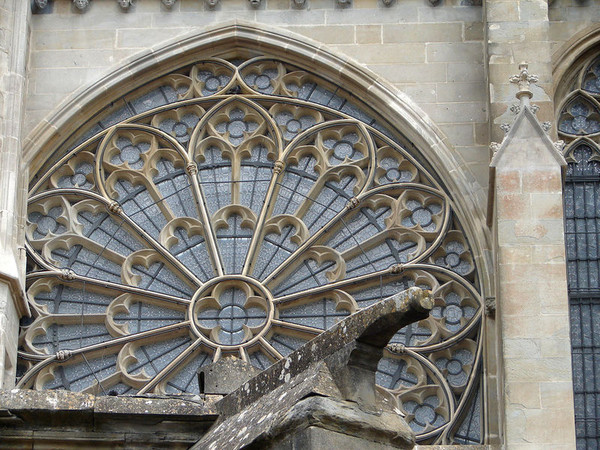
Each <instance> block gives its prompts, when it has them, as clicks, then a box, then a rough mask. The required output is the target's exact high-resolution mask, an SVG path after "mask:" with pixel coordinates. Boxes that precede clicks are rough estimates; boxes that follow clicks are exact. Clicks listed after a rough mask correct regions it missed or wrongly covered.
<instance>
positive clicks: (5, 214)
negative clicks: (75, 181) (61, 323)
mask: <svg viewBox="0 0 600 450" xmlns="http://www.w3.org/2000/svg"><path fill="white" fill-rule="evenodd" d="M27 11H28V5H26V4H25V3H23V2H21V1H18V0H5V1H2V2H0V388H2V387H5V388H6V387H12V386H13V385H14V378H15V371H16V352H17V336H18V327H19V317H21V316H22V315H23V314H26V313H27V305H26V303H25V301H24V299H25V297H24V294H23V287H22V284H23V280H22V275H23V274H24V268H25V267H24V262H25V253H24V252H23V250H24V247H23V244H22V242H23V237H24V235H23V228H22V226H19V225H20V224H22V221H21V220H20V217H19V216H20V214H22V211H23V208H22V206H23V203H24V202H23V198H24V197H23V192H22V189H20V187H21V186H22V184H20V183H21V181H23V180H20V179H19V173H20V172H19V171H20V162H21V134H22V120H21V119H22V116H23V103H24V90H25V60H26V55H27V31H28V30H27V18H28V14H27Z"/></svg>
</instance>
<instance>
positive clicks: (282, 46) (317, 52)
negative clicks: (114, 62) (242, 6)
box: [23, 20, 492, 291]
mask: <svg viewBox="0 0 600 450" xmlns="http://www.w3.org/2000/svg"><path fill="white" fill-rule="evenodd" d="M256 50H258V51H259V52H260V53H263V54H265V55H267V56H276V57H277V58H279V59H281V60H283V61H288V62H293V63H294V64H296V65H298V66H301V67H311V68H314V70H315V71H317V72H318V73H319V74H321V75H323V76H324V77H325V78H326V79H327V80H329V81H330V82H331V83H334V84H338V85H342V86H344V87H345V88H347V89H348V90H349V91H352V92H359V93H360V95H361V97H362V99H363V100H364V102H365V103H367V104H369V105H371V106H372V109H373V110H375V111H380V113H381V116H382V117H384V118H387V120H388V122H389V123H391V124H392V125H393V128H394V129H395V130H399V131H400V132H401V133H402V135H403V136H402V138H403V139H404V140H406V142H407V143H408V144H409V145H411V146H413V147H414V148H416V149H417V151H418V152H419V153H420V154H421V155H422V156H423V157H424V159H425V160H426V161H427V162H428V163H429V164H430V165H431V166H432V168H433V169H434V171H435V172H436V173H437V174H438V176H439V177H440V179H441V181H442V183H443V184H444V185H445V186H446V187H447V189H448V191H449V192H452V193H453V194H454V195H453V201H454V203H455V204H456V209H457V212H458V214H459V215H461V216H462V217H461V220H462V222H463V226H465V227H466V228H467V229H466V230H465V231H466V233H467V234H468V235H470V237H471V240H472V243H473V245H475V246H476V247H477V248H476V249H474V250H475V254H477V255H488V254H489V252H488V250H489V249H490V248H491V245H490V241H489V236H488V233H482V232H481V231H482V230H485V229H486V227H485V225H484V224H485V214H484V210H483V207H482V205H485V198H486V195H485V189H484V187H482V186H480V185H479V183H478V182H477V180H476V178H475V177H474V175H473V174H472V173H471V172H470V169H469V168H468V165H467V164H466V163H465V162H464V161H463V160H462V158H461V157H460V156H459V155H458V154H457V153H456V152H454V151H453V149H452V147H451V145H450V144H449V140H448V139H447V138H446V137H445V136H444V134H443V133H442V132H441V131H440V130H439V128H438V127H437V126H436V125H435V123H434V122H433V121H432V120H431V119H430V118H429V117H428V116H427V114H425V113H424V112H423V111H422V110H421V109H420V108H419V106H417V105H416V103H415V102H414V101H412V100H411V99H410V98H409V97H408V96H407V95H405V94H404V93H402V92H399V91H398V90H397V89H396V88H394V87H393V86H391V85H390V84H389V83H387V82H386V81H385V80H383V79H382V78H381V77H380V76H378V75H376V74H374V73H373V72H371V71H370V70H368V69H366V68H365V67H363V66H360V65H359V64H357V63H355V62H353V61H351V60H350V59H349V58H347V57H344V56H341V55H336V54H334V53H333V52H331V51H329V50H328V49H327V48H325V47H324V46H323V45H322V44H320V43H317V42H314V41H311V40H310V39H308V38H305V37H301V36H299V35H296V34H294V33H292V32H290V31H287V30H282V29H277V28H266V27H265V25H264V24H261V25H260V26H259V25H257V24H253V23H251V22H245V21H239V20H235V21H232V22H230V23H226V24H221V25H219V26H215V27H212V28H208V29H207V30H206V31H203V32H201V33H195V34H191V35H189V36H188V37H185V38H177V39H174V40H173V41H171V42H170V43H167V44H165V45H164V46H162V47H160V48H158V49H152V50H149V51H144V52H143V53H141V54H139V55H136V56H134V57H132V58H130V59H129V60H127V61H126V62H125V64H123V65H121V67H119V68H117V69H116V70H114V71H112V72H111V73H109V74H107V75H106V76H105V77H103V78H102V79H101V80H99V81H97V82H94V83H92V84H90V85H88V86H84V87H82V88H80V89H79V90H77V91H75V92H74V93H73V94H72V95H71V96H70V97H68V98H67V99H66V100H65V101H64V102H63V103H62V104H61V105H60V106H59V107H58V108H57V109H56V110H55V111H53V112H51V113H50V114H49V115H48V116H47V117H46V118H45V119H44V120H43V121H42V122H41V123H40V124H38V125H37V126H36V127H35V129H34V130H33V131H32V132H31V133H30V134H29V136H28V137H27V138H26V139H25V140H24V152H23V154H24V160H25V164H26V165H27V166H28V168H29V173H31V174H35V173H36V172H37V171H38V170H39V169H40V168H41V167H42V165H43V162H44V160H45V158H47V155H48V149H51V148H56V147H57V146H58V145H60V144H61V143H62V142H64V140H65V137H66V136H71V135H72V134H73V133H74V131H75V130H76V129H77V128H78V127H80V126H81V125H82V124H83V123H84V122H85V120H87V119H88V118H89V117H92V116H93V115H94V114H97V113H98V111H100V110H101V109H102V108H103V107H105V105H107V104H109V103H110V102H111V101H114V100H115V99H117V98H118V97H119V96H121V95H122V94H123V93H124V92H127V91H128V90H130V89H131V87H132V86H133V85H134V83H135V85H141V84H144V83H149V82H151V81H152V80H153V79H155V78H156V77H158V76H160V75H164V74H166V73H168V72H170V71H172V70H173V69H174V68H176V67H183V66H185V65H187V64H191V63H193V62H194V61H197V60H199V59H206V58H207V57H208V56H211V55H216V54H220V55H221V56H226V55H227V54H232V52H238V53H240V52H241V53H242V54H244V53H245V54H248V55H250V54H252V52H255V51H256ZM482 258H483V259H482V260H481V261H480V264H483V265H484V266H486V269H487V268H490V267H491V266H490V261H489V257H488V256H485V257H484V256H482ZM484 272H485V273H486V274H491V273H492V271H491V270H484ZM491 283H492V280H491V279H486V280H483V284H484V285H485V287H486V289H485V290H486V291H487V290H488V289H489V288H490V287H491Z"/></svg>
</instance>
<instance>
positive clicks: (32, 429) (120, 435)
mask: <svg viewBox="0 0 600 450" xmlns="http://www.w3.org/2000/svg"><path fill="white" fill-rule="evenodd" d="M219 399H221V396H205V397H203V398H201V397H199V396H191V395H189V396H176V397H168V398H165V397H160V396H153V395H147V396H139V397H112V396H107V397H96V396H94V395H91V394H82V393H75V392H67V391H61V390H54V391H32V390H18V389H13V390H4V391H0V436H2V439H0V448H11V449H14V448H31V446H32V445H33V446H34V447H36V448H37V447H38V446H39V447H43V448H61V449H62V448H82V447H87V448H91V447H98V448H148V447H151V448H188V447H189V446H190V445H191V444H193V443H194V442H196V441H197V440H198V439H199V438H200V437H201V436H202V434H203V433H204V432H205V430H206V429H207V428H208V427H209V426H210V425H211V424H212V423H213V422H214V420H215V419H216V417H217V414H216V409H215V403H216V401H217V400H219Z"/></svg>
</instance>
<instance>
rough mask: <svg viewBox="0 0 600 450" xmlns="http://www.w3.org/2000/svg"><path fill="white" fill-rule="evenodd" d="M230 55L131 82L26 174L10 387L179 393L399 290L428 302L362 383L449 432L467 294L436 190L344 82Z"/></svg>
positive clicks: (469, 342) (455, 410)
mask: <svg viewBox="0 0 600 450" xmlns="http://www.w3.org/2000/svg"><path fill="white" fill-rule="evenodd" d="M233 62H234V63H235V64H234V63H232V62H230V61H227V60H224V59H216V58H215V59H210V60H207V61H203V62H199V63H197V64H195V65H194V66H193V67H191V68H190V69H189V72H188V73H187V75H186V74H185V73H183V72H181V73H174V74H171V75H167V76H165V77H162V78H161V79H159V80H157V81H156V82H155V83H152V84H151V85H150V86H149V87H146V88H144V89H145V90H144V91H140V92H138V93H137V94H135V93H134V94H131V95H130V96H129V98H130V99H131V100H130V104H132V105H135V106H136V107H137V108H138V109H137V110H136V111H135V113H131V112H129V115H128V116H127V115H125V116H124V115H123V113H122V112H117V113H116V114H115V117H119V119H111V118H107V119H106V120H105V123H107V124H109V125H108V126H107V127H106V129H105V130H104V131H101V132H98V133H96V134H95V135H93V136H92V137H90V138H88V139H83V140H82V142H81V143H80V144H79V145H76V146H74V147H73V148H72V149H69V150H68V152H66V153H64V155H58V161H57V162H56V163H55V164H54V165H52V166H51V167H48V170H47V172H46V173H45V174H44V175H42V176H41V177H40V178H39V180H38V181H37V182H36V184H35V185H34V186H32V189H31V194H32V196H31V199H30V207H29V225H28V239H29V249H30V253H31V257H32V260H33V261H34V264H35V266H36V267H35V268H36V269H37V270H34V271H32V272H31V273H30V276H29V291H28V294H29V297H30V299H31V302H32V307H33V309H34V311H35V316H36V318H35V320H34V322H33V323H32V324H31V325H30V326H28V327H25V328H24V329H23V334H22V352H21V361H22V364H23V366H24V367H25V368H26V369H27V371H26V372H25V373H24V374H23V377H22V378H21V381H20V386H21V387H34V388H36V389H48V388H66V389H71V390H81V391H86V392H94V393H98V394H102V393H107V392H108V391H114V392H116V393H119V394H135V393H140V394H141V393H147V392H157V393H181V392H196V391H197V386H194V374H195V372H196V370H197V369H198V368H199V367H201V366H202V365H204V364H208V363H209V362H211V361H214V360H217V359H219V358H220V357H222V356H224V355H226V354H234V355H236V356H238V357H240V358H242V359H244V360H247V361H249V362H250V363H252V364H253V365H255V366H256V367H258V368H261V369H263V368H265V367H266V366H268V365H270V364H271V363H272V362H274V361H276V360H278V359H280V358H282V357H283V356H285V355H286V354H288V353H289V352H291V351H292V350H294V349H295V348H297V347H299V346H300V345H301V344H302V343H304V342H306V341H307V340H309V339H311V338H312V337H314V336H316V335H318V334H320V333H321V332H322V331H323V330H324V329H326V328H328V327H329V326H331V325H332V324H333V323H335V320H336V318H339V317H342V316H344V315H347V314H351V313H353V312H355V311H356V310H358V309H360V308H363V307H365V306H368V305H370V304H372V303H374V302H375V301H377V300H379V299H382V298H385V297H387V296H389V295H392V294H394V293H396V292H398V291H400V290H404V289H406V288H408V287H410V286H413V285H417V286H422V287H425V288H427V289H431V290H432V291H433V292H434V297H435V308H434V312H433V314H432V316H431V317H429V318H428V319H426V320H424V321H421V322H419V323H418V324H415V325H412V326H410V327H408V328H407V329H404V330H403V331H402V332H401V333H400V334H398V335H397V336H396V337H395V338H394V339H392V342H393V343H396V344H397V343H402V344H404V345H405V346H406V348H405V351H404V352H403V353H400V354H399V353H396V352H394V351H389V352H388V353H387V355H386V359H384V362H383V363H382V365H381V367H380V373H379V375H378V381H379V383H380V384H381V385H382V386H384V387H385V388H387V389H389V390H390V391H391V392H392V394H393V395H394V396H395V397H396V398H397V399H398V400H399V401H400V404H401V405H402V408H403V409H404V410H405V412H406V413H407V414H408V415H407V419H408V421H409V423H410V424H411V426H412V427H413V429H414V430H415V431H416V432H417V434H418V435H419V438H420V439H421V440H422V441H427V440H430V441H434V440H436V439H437V440H438V441H439V442H444V441H449V440H452V439H454V438H453V437H452V435H453V433H454V432H455V431H456V427H457V426H458V425H459V419H461V418H462V417H464V415H465V414H467V412H468V411H467V408H476V407H475V400H474V398H475V396H476V394H475V391H476V390H477V384H478V376H477V374H478V373H479V369H478V367H479V365H480V359H481V343H480V340H479V327H480V316H481V313H482V302H481V298H480V294H479V292H478V290H477V286H478V278H477V272H476V267H475V263H474V259H473V255H472V254H471V252H470V249H469V245H468V242H467V240H466V238H465V236H464V234H463V232H462V231H461V227H460V224H459V223H458V221H457V219H456V216H455V215H454V214H453V212H452V202H451V199H450V198H449V197H448V195H447V193H446V192H445V191H444V189H443V187H442V186H440V185H439V184H438V183H437V181H436V180H435V178H434V177H433V176H432V175H431V174H429V173H428V172H427V171H426V170H425V168H424V167H423V165H422V164H420V162H419V161H418V160H417V159H415V157H414V156H413V155H412V154H410V153H409V152H408V151H406V150H405V149H404V148H403V147H402V146H401V145H399V144H398V143H397V142H395V141H394V140H393V139H392V138H390V137H389V136H390V133H389V132H388V131H387V130H386V129H385V128H383V127H382V126H380V125H378V123H377V122H376V121H375V120H374V119H373V118H372V117H370V116H369V115H368V114H367V113H366V112H365V111H364V110H361V109H360V108H358V107H357V106H356V105H355V104H352V103H351V102H350V101H348V97H349V96H348V95H347V94H345V93H344V92H343V90H340V89H337V88H336V89H335V90H333V89H332V88H331V86H330V85H329V84H328V83H326V82H324V80H320V79H319V78H318V77H316V76H315V75H313V74H311V73H309V72H306V71H301V70H298V69H297V68H294V67H292V66H290V65H286V64H284V63H282V62H279V61H274V60H271V59H266V58H255V59H251V60H248V61H245V62H240V61H239V60H235V61H233ZM84 131H85V130H84ZM88 134H89V133H88ZM92 134H93V133H92ZM63 269H68V270H71V271H72V272H71V275H72V280H69V281H67V280H64V279H61V278H60V275H59V274H62V272H61V271H62V270H63ZM67 350H68V351H70V352H71V353H70V357H68V358H63V357H58V354H59V352H64V351H67ZM63 354H64V353H61V355H63ZM469 402H470V403H469ZM469 404H472V405H473V406H469ZM472 410H473V411H475V409H472ZM463 439H464V442H468V439H469V438H468V436H466V437H465V438H463ZM457 441H458V440H457Z"/></svg>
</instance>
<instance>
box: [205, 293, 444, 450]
mask: <svg viewBox="0 0 600 450" xmlns="http://www.w3.org/2000/svg"><path fill="white" fill-rule="evenodd" d="M432 307H433V301H432V299H431V297H430V296H429V293H428V292H425V291H423V290H421V289H420V288H417V287H413V288H410V289H408V290H406V291H403V292H401V293H399V294H397V295H395V296H392V297H389V298H387V299H385V300H382V301H380V302H377V303H375V304H373V305H371V306H370V307H368V308H365V309H363V310H361V311H358V312H356V313H354V314H352V315H350V316H348V317H346V318H345V319H344V320H342V321H340V322H338V323H337V324H336V325H334V326H333V327H332V328H330V329H329V330H327V331H326V332H324V333H323V334H321V335H319V336H317V337H316V338H314V339H313V340H311V341H309V342H307V343H306V344H305V345H303V346H302V347H300V348H299V349H298V350H296V351H295V352H293V353H291V354H290V355H289V356H288V357H286V358H285V359H283V360H281V361H280V362H278V363H276V364H274V365H272V366H271V367H270V368H269V369H267V370H265V371H263V372H261V373H260V374H259V375H258V376H256V377H255V378H253V379H251V380H250V381H249V382H247V383H245V384H244V385H243V386H242V387H241V388H240V389H238V390H237V391H235V392H233V393H231V394H229V395H228V396H226V397H225V398H224V399H223V400H222V401H221V402H219V404H218V407H219V408H220V411H221V413H222V418H220V419H219V422H218V423H217V424H215V426H214V427H213V428H212V429H211V430H210V431H209V432H208V433H207V434H206V436H204V437H203V438H202V440H200V441H199V442H198V443H197V444H196V445H195V446H194V448H196V449H209V450H215V449H221V448H230V449H238V448H243V447H246V446H251V448H265V447H266V446H268V445H271V443H274V442H277V441H278V440H282V439H284V438H285V435H287V434H288V433H289V432H290V431H291V430H300V429H304V428H307V427H308V426H317V427H322V428H326V429H329V430H331V431H336V432H343V433H345V434H348V435H350V436H355V437H359V438H363V439H367V440H373V441H378V442H384V443H388V444H390V445H393V446H395V447H399V448H412V447H413V445H414V435H413V433H412V431H411V430H410V428H409V427H408V425H407V424H406V422H405V421H404V420H403V419H402V418H401V417H400V415H399V412H400V411H399V410H398V409H397V408H394V406H395V405H393V404H390V403H389V402H386V401H384V400H383V399H381V398H377V397H376V391H375V372H376V371H377V365H378V362H379V360H380V359H381V356H382V355H383V348H384V347H385V346H386V345H387V343H388V342H389V340H390V339H391V338H392V336H393V335H394V334H395V333H396V332H397V331H398V330H399V329H401V328H403V327H404V326H406V325H408V324H410V323H413V322H415V321H418V320H421V319H423V318H425V317H427V315H428V313H429V311H430V310H431V308H432ZM315 396H318V397H328V399H327V400H315V399H314V397H315ZM311 398H312V400H311ZM249 424H252V426H250V425H249ZM315 448H316V447H315Z"/></svg>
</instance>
